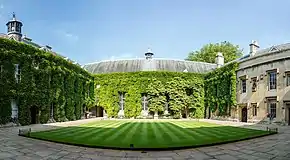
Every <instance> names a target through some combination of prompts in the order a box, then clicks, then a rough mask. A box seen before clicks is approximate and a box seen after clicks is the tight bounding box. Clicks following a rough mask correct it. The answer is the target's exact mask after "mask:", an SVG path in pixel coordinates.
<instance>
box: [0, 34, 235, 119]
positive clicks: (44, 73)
mask: <svg viewBox="0 0 290 160" xmlns="http://www.w3.org/2000/svg"><path fill="white" fill-rule="evenodd" d="M14 64H19V66H20V69H21V80H20V81H19V83H17V82H16V78H15V65H14ZM0 67H1V70H0V71H1V72H0V91H1V92H0V116H1V117H0V123H1V124H3V123H7V122H9V121H11V118H10V117H11V112H12V111H11V100H12V99H14V100H15V101H16V102H17V104H18V107H19V109H18V115H19V117H18V120H19V122H20V123H21V124H23V125H26V124H30V123H31V117H32V116H33V115H31V109H32V108H36V110H37V115H36V116H37V120H38V122H37V123H47V122H48V120H49V119H50V118H51V117H50V112H51V109H53V118H54V120H55V121H58V122H63V121H68V120H77V119H81V117H82V115H83V112H84V110H85V108H90V107H94V106H99V107H103V108H104V110H105V111H106V113H107V115H108V116H109V117H117V116H118V112H119V101H120V99H119V93H120V92H123V93H125V95H126V99H125V107H124V113H125V117H126V118H132V117H134V118H136V117H138V116H140V115H141V111H142V105H141V95H142V94H145V95H147V97H148V102H149V103H148V110H149V111H150V112H151V114H152V115H154V114H157V113H158V114H159V115H162V114H164V113H165V112H164V111H165V106H166V104H168V112H169V114H170V115H171V116H172V117H174V118H181V117H182V116H183V117H192V118H203V117H204V113H205V110H210V111H211V112H214V113H215V114H217V115H228V114H229V110H230V107H232V106H235V105H236V72H235V71H236V69H237V67H238V64H237V63H230V64H228V65H226V66H224V67H221V68H219V69H216V70H214V71H212V72H209V73H206V74H200V73H183V72H181V73H180V72H165V71H149V72H128V73H107V74H96V75H91V74H90V73H88V72H87V71H85V70H83V69H82V68H81V67H79V66H77V65H74V64H72V63H70V62H68V61H66V60H64V59H63V58H62V57H59V56H55V55H53V54H52V53H49V52H44V51H41V50H38V49H36V48H34V47H32V46H29V45H26V44H23V43H19V42H15V41H11V40H7V39H3V38H0Z"/></svg>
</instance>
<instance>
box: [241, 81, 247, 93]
mask: <svg viewBox="0 0 290 160" xmlns="http://www.w3.org/2000/svg"><path fill="white" fill-rule="evenodd" d="M246 91H247V81H246V80H245V79H242V93H246Z"/></svg>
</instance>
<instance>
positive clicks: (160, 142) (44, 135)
mask: <svg viewBox="0 0 290 160" xmlns="http://www.w3.org/2000/svg"><path fill="white" fill-rule="evenodd" d="M267 134H270V133H269V132H267V131H261V130H252V129H245V128H238V127H231V126H221V125H216V124H211V123H206V122H197V121H165V122H162V121H151V122H145V121H141V122H138V121H124V120H121V121H117V120H103V121H96V122H93V123H88V124H84V125H80V126H75V127H64V128H60V129H54V130H49V131H42V132H32V133H31V134H30V137H32V138H37V139H42V140H49V141H54V142H61V143H66V144H74V145H82V146H90V147H101V148H120V149H130V148H131V147H130V144H133V145H134V149H162V148H163V149H169V148H171V149H174V148H175V149H177V148H179V147H181V148H187V147H197V146H204V145H212V144H217V143H225V142H232V141H237V140H243V139H248V138H254V137H259V136H263V135H267Z"/></svg>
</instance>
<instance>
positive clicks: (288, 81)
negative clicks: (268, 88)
mask: <svg viewBox="0 0 290 160" xmlns="http://www.w3.org/2000/svg"><path fill="white" fill-rule="evenodd" d="M286 85H287V86H290V74H288V75H287V77H286Z"/></svg>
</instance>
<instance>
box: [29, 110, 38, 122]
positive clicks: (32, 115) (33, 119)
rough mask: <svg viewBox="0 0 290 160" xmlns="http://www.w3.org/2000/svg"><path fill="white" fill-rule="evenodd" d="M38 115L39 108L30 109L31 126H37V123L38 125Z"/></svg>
mask: <svg viewBox="0 0 290 160" xmlns="http://www.w3.org/2000/svg"><path fill="white" fill-rule="evenodd" d="M37 114H38V109H37V107H36V106H32V107H31V108H30V118H31V122H30V123H31V124H36V123H38V121H37V118H38V116H37Z"/></svg>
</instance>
